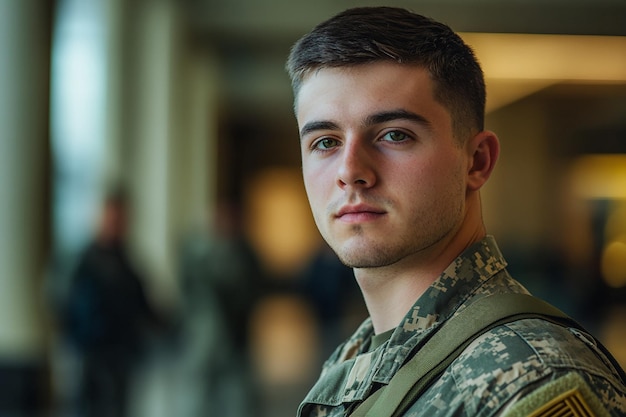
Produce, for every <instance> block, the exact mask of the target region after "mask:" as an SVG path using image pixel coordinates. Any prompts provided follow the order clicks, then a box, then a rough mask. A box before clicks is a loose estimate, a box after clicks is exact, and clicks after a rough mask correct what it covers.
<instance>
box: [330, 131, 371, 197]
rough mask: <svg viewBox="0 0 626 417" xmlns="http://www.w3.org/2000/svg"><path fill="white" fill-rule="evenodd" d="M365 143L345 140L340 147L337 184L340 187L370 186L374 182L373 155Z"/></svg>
mask: <svg viewBox="0 0 626 417" xmlns="http://www.w3.org/2000/svg"><path fill="white" fill-rule="evenodd" d="M366 146H367V145H363V144H361V143H358V142H356V143H355V142H350V141H346V142H345V143H344V145H343V148H342V154H341V159H340V165H339V170H338V172H337V184H338V185H339V187H341V188H347V187H357V188H370V187H372V186H373V185H374V184H375V183H376V171H375V163H374V158H373V155H372V154H371V152H372V151H371V150H368V149H367V147H366Z"/></svg>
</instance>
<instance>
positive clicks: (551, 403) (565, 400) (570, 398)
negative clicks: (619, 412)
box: [504, 373, 609, 417]
mask: <svg viewBox="0 0 626 417" xmlns="http://www.w3.org/2000/svg"><path fill="white" fill-rule="evenodd" d="M504 416H505V417H561V416H562V417H609V412H608V411H607V410H606V409H605V408H604V406H603V405H602V402H601V401H600V399H599V398H598V397H597V396H596V395H595V394H594V393H593V391H592V390H591V389H590V388H589V386H588V385H587V383H586V382H585V381H584V380H583V378H582V377H581V376H580V375H578V374H576V373H569V374H567V375H565V376H562V377H560V378H558V379H556V380H554V381H552V382H550V383H549V384H547V385H544V386H543V387H540V388H539V389H537V390H535V391H533V392H532V393H530V394H529V395H527V396H525V397H524V398H522V399H521V400H520V401H518V402H517V403H515V404H514V405H513V406H512V407H511V408H510V409H509V410H508V411H507V412H506V413H505V414H504Z"/></svg>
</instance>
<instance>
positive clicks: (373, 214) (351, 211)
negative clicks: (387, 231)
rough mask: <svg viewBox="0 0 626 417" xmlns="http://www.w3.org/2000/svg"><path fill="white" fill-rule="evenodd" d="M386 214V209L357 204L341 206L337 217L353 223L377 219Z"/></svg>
mask: <svg viewBox="0 0 626 417" xmlns="http://www.w3.org/2000/svg"><path fill="white" fill-rule="evenodd" d="M384 214H386V211H385V210H383V209H380V208H377V207H374V206H369V205H366V204H357V205H350V206H343V207H341V209H339V211H338V212H337V214H336V215H335V217H336V218H337V219H340V220H342V221H347V222H350V223H352V222H363V221H371V220H375V219H377V218H380V216H383V215H384Z"/></svg>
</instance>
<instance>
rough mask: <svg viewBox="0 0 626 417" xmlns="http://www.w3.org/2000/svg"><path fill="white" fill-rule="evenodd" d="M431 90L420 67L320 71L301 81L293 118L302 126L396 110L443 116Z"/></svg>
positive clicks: (427, 76)
mask: <svg viewBox="0 0 626 417" xmlns="http://www.w3.org/2000/svg"><path fill="white" fill-rule="evenodd" d="M433 90H434V82H433V80H432V79H431V77H430V74H429V72H428V70H427V69H425V68H423V67H421V66H416V65H403V64H398V63H395V62H377V63H372V64H363V65H357V66H350V67H338V68H334V67H333V68H323V69H320V70H318V71H315V72H312V73H311V74H309V75H308V76H307V77H306V78H305V79H304V80H303V82H302V84H301V86H300V89H299V91H298V93H297V95H296V101H295V109H296V117H297V119H298V123H299V124H300V125H302V124H303V123H305V122H306V121H308V120H310V119H335V118H337V117H359V116H363V115H368V114H371V113H372V112H378V111H384V110H388V109H399V108H402V109H405V110H407V111H413V112H416V113H418V114H424V115H426V114H429V113H442V112H444V113H446V114H447V113H448V112H447V110H446V109H445V108H443V106H442V105H441V104H439V103H438V102H436V101H435V98H434V91H433ZM440 116H441V115H438V117H440Z"/></svg>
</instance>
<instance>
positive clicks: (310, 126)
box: [300, 109, 431, 138]
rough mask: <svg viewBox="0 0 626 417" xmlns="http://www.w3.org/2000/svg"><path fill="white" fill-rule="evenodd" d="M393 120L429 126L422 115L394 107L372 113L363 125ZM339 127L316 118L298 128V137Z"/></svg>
mask: <svg viewBox="0 0 626 417" xmlns="http://www.w3.org/2000/svg"><path fill="white" fill-rule="evenodd" d="M394 120H409V121H412V122H416V123H419V124H421V125H424V126H426V127H430V125H431V123H430V122H429V121H428V119H426V118H425V117H424V116H421V115H419V114H417V113H413V112H410V111H408V110H404V109H396V110H389V111H383V112H379V113H374V114H371V115H369V116H367V118H366V119H365V123H364V125H365V126H374V125H377V124H381V123H387V122H391V121H394ZM337 129H339V125H338V124H337V123H335V122H333V121H330V120H316V121H312V122H309V123H307V124H305V125H304V126H303V127H302V129H300V137H301V138H302V137H304V136H305V135H307V134H309V133H311V132H315V131H318V130H337Z"/></svg>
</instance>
